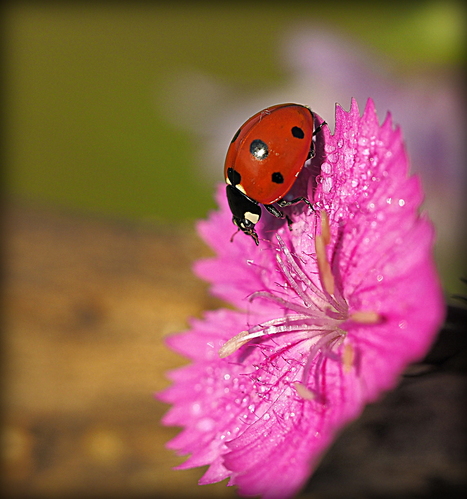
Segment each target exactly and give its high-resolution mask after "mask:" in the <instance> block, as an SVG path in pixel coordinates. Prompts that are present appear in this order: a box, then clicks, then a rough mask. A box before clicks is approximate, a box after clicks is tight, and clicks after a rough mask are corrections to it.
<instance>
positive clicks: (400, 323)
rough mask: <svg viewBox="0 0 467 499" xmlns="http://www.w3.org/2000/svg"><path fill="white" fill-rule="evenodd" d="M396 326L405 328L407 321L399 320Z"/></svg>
mask: <svg viewBox="0 0 467 499" xmlns="http://www.w3.org/2000/svg"><path fill="white" fill-rule="evenodd" d="M398 326H399V328H400V329H407V321H405V320H404V321H400V322H399V324H398Z"/></svg>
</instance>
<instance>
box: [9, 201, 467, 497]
mask: <svg viewBox="0 0 467 499" xmlns="http://www.w3.org/2000/svg"><path fill="white" fill-rule="evenodd" d="M5 221H6V224H5V230H4V237H5V244H4V262H5V264H6V265H5V277H4V326H5V334H4V337H3V379H4V382H3V399H4V400H3V406H4V418H3V425H2V426H3V446H2V451H3V461H4V466H3V468H4V486H5V490H6V493H7V496H11V497H26V496H27V497H44V498H45V497H47V498H55V497H57V498H62V497H85V496H86V497H90V496H91V497H92V496H94V497H153V498H158V497H233V496H234V489H233V488H227V487H226V486H225V482H224V483H221V484H216V485H212V486H203V487H199V486H198V485H197V480H198V479H199V477H200V476H201V475H202V473H203V470H200V469H195V470H187V471H173V470H172V469H171V468H172V467H173V466H174V465H176V464H178V463H180V462H182V461H183V459H182V458H177V457H176V456H175V455H174V454H173V453H172V452H170V451H167V450H166V449H165V448H164V443H165V442H166V441H167V440H169V439H170V438H171V437H173V436H174V435H175V434H176V433H177V432H178V430H177V429H176V428H164V427H161V426H160V424H159V421H160V418H161V416H162V414H163V413H164V412H165V411H166V409H167V406H165V405H164V404H162V403H160V402H158V401H156V400H154V398H153V396H152V394H153V393H154V392H155V391H157V390H160V389H162V388H164V387H166V386H167V385H168V382H167V381H166V379H165V377H164V372H165V371H166V370H167V369H170V368H173V367H177V366H180V365H182V364H183V363H184V362H185V361H184V359H182V358H181V357H179V356H177V355H175V354H173V353H172V352H170V351H169V350H168V349H167V348H166V347H165V346H164V344H163V337H164V336H166V335H167V334H169V333H172V332H176V331H179V330H183V329H184V328H185V327H186V320H187V318H188V317H189V316H192V315H199V314H200V313H201V311H202V310H205V309H209V308H217V307H218V306H219V303H218V302H217V301H216V300H214V299H213V298H210V297H209V295H208V293H207V287H206V285H205V284H204V283H202V282H200V281H199V280H198V279H196V278H195V277H194V276H193V274H192V272H191V265H192V262H193V261H194V260H195V259H196V258H199V257H200V256H202V255H206V254H208V252H207V249H206V248H204V246H203V245H202V244H201V243H200V241H199V240H198V239H197V237H196V235H195V234H194V232H193V230H192V229H191V228H189V229H185V230H182V229H180V228H174V227H163V228H162V227H161V228H156V227H154V226H152V227H142V226H140V227H136V226H131V225H123V224H117V223H111V222H108V221H104V220H93V219H86V218H79V217H77V216H73V215H69V214H68V215H65V214H59V213H55V212H53V211H47V210H38V209H32V208H25V207H19V206H12V207H10V208H9V209H8V210H7V212H6V216H5ZM458 371H459V370H458V369H450V368H448V369H441V370H439V371H436V372H435V373H428V374H427V375H422V376H420V377H415V378H405V379H404V380H403V382H402V384H401V386H400V387H399V388H398V389H397V390H395V391H394V392H393V393H391V394H389V395H388V396H387V397H386V398H385V399H384V400H383V401H382V402H381V403H378V404H374V405H372V406H370V407H368V408H367V410H366V411H365V412H364V414H363V416H362V418H361V419H360V420H359V421H357V422H355V423H354V424H353V425H351V426H350V427H349V428H348V429H347V430H346V431H345V432H343V434H342V436H341V437H340V438H339V439H338V441H337V442H336V444H335V445H334V446H333V447H332V449H331V450H330V452H329V454H328V455H327V456H326V457H325V458H324V460H323V462H322V464H321V466H320V468H319V469H318V470H317V472H316V474H315V476H314V478H313V479H312V480H311V482H310V484H309V485H308V487H307V488H306V489H305V490H304V491H303V493H302V494H301V495H302V496H303V497H316V498H324V499H326V498H340V497H346V498H352V497H360V498H365V497H368V498H370V497H378V498H386V497H387V498H390V497H396V496H397V497H436V495H434V496H431V495H430V494H431V491H432V490H440V491H441V492H440V493H441V494H442V496H443V497H454V495H452V494H454V492H456V491H458V490H461V489H462V487H464V485H465V475H464V473H465V471H466V470H465V463H466V460H465V452H463V450H465V444H466V440H465V418H464V412H463V411H464V403H465V393H464V392H465V386H466V385H465V373H462V372H461V373H459V372H458ZM440 497H441V496H440Z"/></svg>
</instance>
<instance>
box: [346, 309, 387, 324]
mask: <svg viewBox="0 0 467 499" xmlns="http://www.w3.org/2000/svg"><path fill="white" fill-rule="evenodd" d="M349 319H351V320H353V321H354V322H358V323H360V324H378V323H379V322H381V316H380V315H379V314H378V312H372V311H364V310H362V311H358V312H353V313H352V314H350V317H349Z"/></svg>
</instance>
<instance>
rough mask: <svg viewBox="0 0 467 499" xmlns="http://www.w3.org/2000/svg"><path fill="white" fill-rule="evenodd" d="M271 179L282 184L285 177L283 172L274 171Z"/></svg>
mask: <svg viewBox="0 0 467 499" xmlns="http://www.w3.org/2000/svg"><path fill="white" fill-rule="evenodd" d="M271 180H272V181H273V182H274V183H275V184H282V183H284V177H283V176H282V173H281V172H274V173H273V174H272V176H271Z"/></svg>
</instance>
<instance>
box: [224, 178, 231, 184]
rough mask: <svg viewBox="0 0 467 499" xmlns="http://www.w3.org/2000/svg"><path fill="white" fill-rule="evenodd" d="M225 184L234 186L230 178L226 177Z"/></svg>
mask: <svg viewBox="0 0 467 499" xmlns="http://www.w3.org/2000/svg"><path fill="white" fill-rule="evenodd" d="M225 182H226V183H227V184H229V185H232V182H231V181H230V179H229V177H225Z"/></svg>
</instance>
